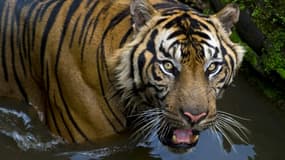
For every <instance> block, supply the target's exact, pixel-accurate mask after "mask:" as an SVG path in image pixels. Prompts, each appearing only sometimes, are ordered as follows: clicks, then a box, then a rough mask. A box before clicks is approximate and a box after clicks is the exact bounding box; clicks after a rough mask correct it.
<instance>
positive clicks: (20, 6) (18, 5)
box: [14, 1, 27, 77]
mask: <svg viewBox="0 0 285 160" xmlns="http://www.w3.org/2000/svg"><path fill="white" fill-rule="evenodd" d="M21 2H22V1H21ZM23 7H24V4H23V3H19V2H18V1H17V3H16V6H15V13H14V14H15V16H16V21H15V23H16V26H15V27H16V28H17V29H16V37H17V38H16V46H17V48H18V52H19V53H18V54H19V57H20V65H21V67H20V68H19V69H22V70H23V73H24V77H26V75H27V74H26V66H25V61H24V55H23V52H22V44H21V36H20V35H21V33H20V27H19V25H20V15H21V13H22V9H23Z"/></svg>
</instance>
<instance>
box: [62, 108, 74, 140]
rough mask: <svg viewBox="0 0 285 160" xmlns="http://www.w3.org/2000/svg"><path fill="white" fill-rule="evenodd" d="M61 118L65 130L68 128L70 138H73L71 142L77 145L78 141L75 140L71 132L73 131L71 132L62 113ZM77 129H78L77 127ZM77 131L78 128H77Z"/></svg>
mask: <svg viewBox="0 0 285 160" xmlns="http://www.w3.org/2000/svg"><path fill="white" fill-rule="evenodd" d="M60 118H61V120H62V122H63V125H64V126H65V128H66V131H67V132H68V134H69V136H70V138H71V141H72V142H73V143H76V140H75V139H74V136H73V134H72V132H71V130H70V128H69V127H68V124H67V123H66V121H65V119H64V116H63V114H62V113H61V112H60ZM75 128H76V127H75ZM76 129H77V128H76Z"/></svg>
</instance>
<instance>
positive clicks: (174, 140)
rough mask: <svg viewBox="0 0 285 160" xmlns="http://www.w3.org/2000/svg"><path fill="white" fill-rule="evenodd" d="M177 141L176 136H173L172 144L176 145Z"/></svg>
mask: <svg viewBox="0 0 285 160" xmlns="http://www.w3.org/2000/svg"><path fill="white" fill-rule="evenodd" d="M176 141H177V139H176V136H175V135H173V136H172V142H174V143H176Z"/></svg>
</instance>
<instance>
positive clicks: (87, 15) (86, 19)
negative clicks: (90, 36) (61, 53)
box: [78, 1, 99, 44]
mask: <svg viewBox="0 0 285 160" xmlns="http://www.w3.org/2000/svg"><path fill="white" fill-rule="evenodd" d="M98 2H99V1H95V2H94V4H93V5H92V7H91V8H90V9H89V10H88V12H87V14H86V15H84V17H85V18H84V21H83V24H82V26H81V28H82V29H81V33H80V36H79V41H78V43H79V44H81V43H82V39H83V36H84V32H85V34H87V32H88V30H87V29H86V26H87V22H88V21H89V19H90V17H91V15H92V14H93V13H94V10H95V8H96V6H97V4H98Z"/></svg>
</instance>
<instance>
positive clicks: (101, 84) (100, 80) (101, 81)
mask: <svg viewBox="0 0 285 160" xmlns="http://www.w3.org/2000/svg"><path fill="white" fill-rule="evenodd" d="M99 56H100V52H99V51H98V52H97V54H96V60H97V73H98V77H99V83H100V88H101V92H102V95H104V96H103V97H104V100H105V103H106V104H107V106H108V108H110V105H109V102H108V100H107V98H106V96H105V90H104V88H103V80H102V76H101V71H100V58H99ZM103 114H104V116H105V117H106V119H107V121H108V122H109V124H110V125H111V126H112V129H113V130H114V131H115V132H116V133H118V132H119V131H118V130H117V128H116V126H115V125H114V124H113V123H112V121H111V120H110V119H109V116H107V115H106V113H105V112H104V111H103Z"/></svg>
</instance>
